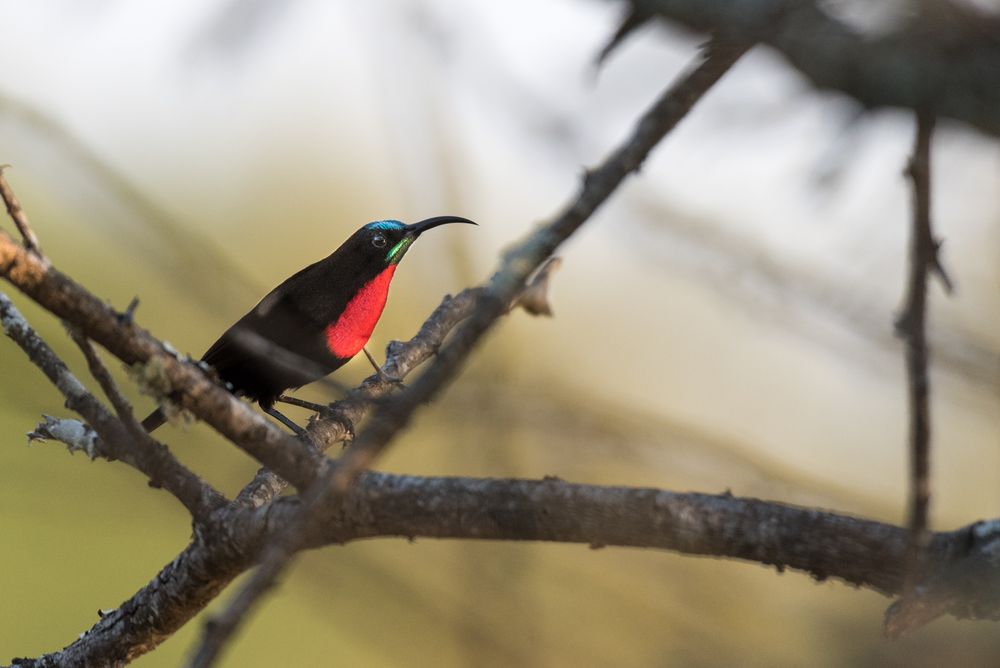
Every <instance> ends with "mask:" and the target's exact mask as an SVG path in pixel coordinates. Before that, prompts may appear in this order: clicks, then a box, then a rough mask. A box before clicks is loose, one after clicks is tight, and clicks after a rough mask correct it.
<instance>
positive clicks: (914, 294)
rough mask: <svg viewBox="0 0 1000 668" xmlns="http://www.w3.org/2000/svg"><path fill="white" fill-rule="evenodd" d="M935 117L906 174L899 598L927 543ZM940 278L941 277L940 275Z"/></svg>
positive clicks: (921, 129) (913, 581) (927, 121)
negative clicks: (904, 498)
mask: <svg viewBox="0 0 1000 668" xmlns="http://www.w3.org/2000/svg"><path fill="white" fill-rule="evenodd" d="M933 133H934V117H933V116H931V115H929V114H925V113H917V115H916V133H915V137H914V145H913V155H912V156H911V158H910V162H909V165H908V167H907V170H906V173H907V175H908V176H909V178H910V180H911V181H912V184H913V226H912V231H911V233H910V254H909V255H910V259H909V279H908V281H907V288H906V298H905V306H904V308H903V312H902V313H901V315H900V316H899V319H898V320H897V323H896V326H897V331H898V333H899V335H900V336H901V337H902V338H903V339H904V341H905V348H906V350H905V355H906V374H907V387H908V397H909V407H910V501H909V513H908V515H909V519H908V526H909V543H908V546H907V552H906V578H905V582H906V586H905V588H904V591H905V593H904V596H905V595H908V594H910V593H912V591H913V588H914V587H915V586H916V585H917V583H918V582H919V581H920V579H921V577H922V570H923V568H922V555H923V552H924V548H925V545H926V540H927V535H928V534H927V515H928V510H929V507H930V495H931V488H930V440H931V417H930V407H929V394H930V381H929V379H928V375H927V356H928V354H927V282H928V280H927V279H928V276H929V275H930V272H932V271H934V270H935V269H940V266H941V265H940V263H939V262H938V260H937V244H936V243H935V242H934V236H933V233H932V231H931V137H932V136H933ZM940 273H941V275H945V274H944V272H943V271H941V272H940Z"/></svg>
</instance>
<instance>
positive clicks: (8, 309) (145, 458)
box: [0, 292, 225, 521]
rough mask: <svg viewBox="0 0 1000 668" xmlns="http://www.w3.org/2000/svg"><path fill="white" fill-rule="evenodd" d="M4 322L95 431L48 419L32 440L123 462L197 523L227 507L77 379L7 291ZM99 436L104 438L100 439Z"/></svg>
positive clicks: (2, 300) (1, 313)
mask: <svg viewBox="0 0 1000 668" xmlns="http://www.w3.org/2000/svg"><path fill="white" fill-rule="evenodd" d="M0 323H2V324H3V330H4V333H5V334H6V335H7V336H9V337H10V338H11V339H12V340H13V341H14V342H15V343H16V344H17V345H18V346H20V347H21V350H23V351H24V352H25V354H26V355H27V356H28V358H29V359H30V360H31V361H32V362H33V363H34V364H35V365H36V366H37V367H38V368H39V369H41V370H42V372H43V373H44V374H45V375H46V377H48V379H49V380H50V381H51V382H52V384H53V385H55V386H56V388H57V389H58V390H59V392H60V393H61V394H62V395H63V396H64V397H65V398H66V406H67V407H68V408H70V409H72V410H74V411H76V412H77V413H79V414H80V415H81V416H82V417H83V418H84V419H85V420H86V421H87V422H88V423H89V424H90V426H91V427H92V428H93V430H94V432H96V434H95V433H94V432H91V433H88V432H87V430H86V428H85V427H84V426H83V425H80V426H79V428H77V427H73V426H72V425H69V424H67V423H65V422H60V421H57V420H53V419H52V418H48V417H47V418H46V421H45V423H43V424H42V425H39V427H37V428H36V429H35V431H34V432H32V433H31V434H29V437H32V438H36V439H37V438H46V437H51V438H56V439H59V440H61V441H63V442H65V443H66V444H67V445H68V446H70V449H71V450H72V449H74V447H77V448H81V449H84V450H85V451H86V453H87V455H88V456H89V457H91V458H92V459H93V458H95V457H98V456H101V457H105V458H107V459H120V460H121V461H123V462H125V463H126V464H128V465H130V466H132V467H133V468H135V469H137V470H139V471H141V472H142V473H144V474H145V475H146V476H147V477H148V478H149V480H150V484H151V485H152V486H154V487H163V488H164V489H166V490H167V491H168V492H170V493H171V494H173V495H174V496H175V497H177V500H178V501H180V502H181V503H182V504H184V507H185V508H187V509H188V511H189V512H190V513H191V515H192V516H193V517H194V518H195V520H197V521H204V520H205V519H206V518H207V517H208V515H209V514H210V513H211V512H212V511H213V510H215V509H217V508H220V507H221V506H222V505H223V504H224V503H225V497H223V496H222V494H220V493H219V492H218V491H217V490H215V489H214V488H213V487H212V486H211V485H209V484H208V483H206V482H205V481H203V480H202V479H201V478H199V477H198V476H197V475H195V474H194V473H192V472H191V471H190V470H188V469H187V468H186V467H185V466H184V465H183V464H181V463H180V462H179V461H177V459H176V458H175V457H174V456H173V455H172V454H171V453H170V451H169V450H168V449H167V448H166V446H164V445H162V444H161V443H157V442H156V441H154V440H153V439H152V437H149V435H148V434H147V435H146V439H145V440H136V439H135V438H134V435H133V434H132V433H131V431H130V430H129V429H127V428H126V426H125V425H124V424H123V423H122V422H121V421H120V420H119V419H117V418H116V417H115V416H114V415H112V414H111V413H110V412H109V411H108V410H107V409H106V408H105V407H104V406H103V405H102V404H101V403H100V402H99V401H98V400H97V398H96V397H94V395H93V394H91V393H90V392H88V391H87V389H86V388H85V387H84V386H83V385H82V384H81V383H80V381H79V380H77V378H76V376H74V375H73V374H72V372H70V370H69V369H68V368H67V367H66V364H65V363H64V362H63V361H62V360H61V359H59V357H58V356H57V355H56V354H55V352H54V351H53V350H52V348H50V347H49V345H48V344H47V343H45V341H43V340H42V338H41V337H40V336H38V334H36V333H35V331H34V330H33V329H32V328H31V326H30V325H29V324H28V321H27V320H25V318H24V316H23V315H21V313H20V312H19V311H18V310H17V308H16V307H15V306H14V304H13V303H12V302H11V301H10V299H8V298H7V295H5V294H3V293H2V292H0ZM96 436H100V440H99V441H98V440H97V439H96Z"/></svg>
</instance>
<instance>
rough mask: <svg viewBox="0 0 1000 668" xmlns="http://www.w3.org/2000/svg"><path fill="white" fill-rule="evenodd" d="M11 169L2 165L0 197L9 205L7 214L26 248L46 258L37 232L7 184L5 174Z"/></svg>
mask: <svg viewBox="0 0 1000 668" xmlns="http://www.w3.org/2000/svg"><path fill="white" fill-rule="evenodd" d="M9 167H10V165H0V197H2V198H3V202H4V204H6V205H7V213H8V214H10V218H11V220H13V221H14V225H15V226H17V231H18V232H20V233H21V238H22V239H23V240H24V247H25V248H27V249H28V250H29V251H31V252H32V253H35V254H36V255H38V256H39V257H45V256H44V255H43V254H42V247H41V245H40V244H39V243H38V237H37V236H35V231H34V230H33V229H31V225H30V224H29V223H28V214H26V213H25V212H24V209H23V208H21V202H19V201H18V199H17V197H16V196H15V195H14V191H13V190H12V189H11V187H10V185H9V184H8V183H7V177H6V176H5V175H4V172H5V171H7V168H9Z"/></svg>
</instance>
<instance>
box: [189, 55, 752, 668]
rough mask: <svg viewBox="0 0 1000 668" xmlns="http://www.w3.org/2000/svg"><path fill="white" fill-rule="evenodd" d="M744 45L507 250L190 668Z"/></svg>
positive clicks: (703, 69) (308, 501)
mask: <svg viewBox="0 0 1000 668" xmlns="http://www.w3.org/2000/svg"><path fill="white" fill-rule="evenodd" d="M746 48H747V47H746V46H744V45H742V44H740V45H735V44H727V43H722V42H720V41H714V42H712V43H711V44H710V45H709V46H708V47H707V48H706V50H705V53H704V54H702V55H701V56H700V57H699V61H700V62H698V63H697V64H696V65H695V66H693V67H692V68H691V69H690V70H689V71H688V72H687V73H685V74H684V75H683V76H682V77H681V78H680V79H679V80H678V81H677V82H676V83H674V84H673V85H671V86H670V87H669V88H668V89H667V90H666V91H665V92H664V93H663V94H662V95H661V96H660V98H659V99H658V100H657V102H656V103H655V104H654V105H653V106H652V107H651V108H650V109H649V110H648V111H647V112H646V113H645V114H644V115H643V116H642V118H641V119H640V121H639V123H638V124H637V126H636V128H635V130H634V132H633V133H632V135H631V136H630V137H629V138H628V139H627V140H626V141H625V142H624V143H623V144H622V145H621V146H620V147H619V148H617V149H616V150H615V151H614V152H612V154H611V155H610V156H609V157H608V158H607V159H606V160H605V162H604V163H603V164H602V165H601V166H600V167H598V168H597V169H595V170H593V171H590V172H587V173H586V174H585V177H584V181H583V188H582V190H581V192H580V193H579V195H578V196H577V197H576V198H574V199H573V200H572V201H571V202H570V204H569V205H568V206H567V207H566V208H565V209H564V210H563V212H562V213H561V214H560V215H559V216H557V217H556V218H555V220H553V221H552V222H551V223H549V224H548V225H546V226H544V227H542V228H541V229H539V230H537V231H536V232H534V233H533V234H531V235H529V236H528V237H527V238H526V239H525V240H524V241H522V242H521V243H520V244H518V245H516V246H515V247H514V248H513V249H512V250H510V251H508V252H507V253H506V255H505V256H504V260H503V262H502V264H501V267H500V270H499V271H498V272H497V273H496V274H495V275H494V276H493V278H492V279H491V280H490V282H489V285H488V286H487V289H486V291H485V292H484V294H483V296H482V297H481V298H480V299H479V300H478V303H477V306H476V310H475V312H474V313H473V315H472V316H471V317H470V318H469V320H468V321H467V322H466V323H465V324H464V325H463V326H462V327H461V328H460V330H459V331H458V332H457V333H456V334H455V337H454V339H453V340H452V342H451V343H450V344H449V345H447V346H446V347H445V348H443V349H442V350H441V352H440V353H439V354H438V356H437V358H436V359H435V360H434V363H433V364H431V366H430V368H429V369H427V371H426V372H424V374H423V375H422V376H421V377H420V378H419V379H418V380H417V381H416V383H415V384H414V386H413V387H412V388H410V389H409V390H407V391H404V392H402V393H400V394H399V395H397V397H396V398H395V399H394V400H391V401H388V402H386V403H385V404H384V405H383V406H381V407H380V409H377V410H376V415H375V416H374V417H373V419H372V421H371V423H370V424H369V427H368V428H367V429H365V430H364V431H363V432H362V434H361V435H360V436H359V438H358V439H356V440H355V441H354V443H353V444H352V445H351V446H350V447H349V448H348V449H347V451H346V452H345V453H344V455H342V456H341V458H340V459H339V460H337V463H336V465H335V466H333V467H327V468H328V470H327V471H325V472H324V475H323V476H321V477H320V478H318V479H317V481H316V483H315V484H314V485H312V486H311V487H310V489H309V490H308V491H307V492H306V493H305V494H304V495H303V497H304V498H303V500H302V507H301V510H300V511H299V513H298V514H297V515H296V518H297V519H296V520H295V521H290V522H289V523H288V524H286V525H285V526H286V529H285V530H284V531H283V532H282V534H281V535H280V536H278V537H277V538H276V540H274V541H272V543H271V544H270V546H269V547H268V549H267V550H266V551H265V553H264V556H263V558H262V562H261V565H260V566H259V567H258V569H257V570H256V571H255V572H254V574H253V575H252V576H251V577H250V579H249V580H248V581H247V583H246V584H245V585H244V586H243V588H241V589H240V591H239V592H238V593H237V594H236V596H235V597H234V598H233V599H232V601H230V604H229V605H228V606H227V607H226V609H225V610H224V611H223V612H222V613H221V614H220V615H218V616H217V617H215V618H214V619H213V620H212V621H211V622H210V623H209V624H207V625H206V626H205V631H204V633H203V635H202V639H201V642H200V644H199V647H198V649H197V650H196V652H195V653H194V655H193V659H192V661H191V664H190V666H191V667H192V668H206V667H207V666H210V665H211V664H212V663H213V662H214V661H215V660H216V658H217V657H218V656H219V654H220V652H221V651H222V649H223V647H224V646H225V645H226V643H227V641H228V640H229V638H230V637H231V636H232V634H233V633H234V632H235V630H236V629H237V628H238V626H239V625H240V623H241V622H242V621H243V620H244V619H245V618H246V616H247V614H248V613H249V611H250V609H251V608H252V607H253V606H254V604H255V603H256V602H257V601H258V600H260V598H261V596H262V595H263V594H264V593H265V592H266V591H268V590H269V589H270V588H271V587H273V585H274V582H275V581H276V579H277V577H278V575H279V574H280V573H281V572H283V571H284V569H285V567H286V566H287V565H288V563H289V562H290V561H291V559H292V558H293V557H294V555H295V553H296V551H297V550H299V549H301V546H302V545H303V544H304V543H305V541H306V540H307V539H308V537H309V534H310V533H312V529H313V528H314V526H315V524H316V519H315V518H314V513H313V510H314V509H315V508H318V507H320V506H322V505H324V504H327V503H331V502H333V501H337V500H340V499H342V498H343V497H344V495H345V494H346V493H347V492H348V490H349V489H350V487H351V485H352V484H353V483H354V481H355V480H356V479H357V477H358V476H359V475H360V474H361V473H362V472H363V471H364V470H365V469H367V468H368V467H369V466H370V465H371V463H372V462H373V461H374V460H375V459H376V458H377V457H378V456H379V455H380V454H381V453H382V452H383V451H384V450H385V448H386V447H387V446H388V445H389V443H390V442H391V441H392V439H393V438H394V437H395V436H396V434H398V433H399V432H400V431H401V430H402V429H403V428H404V427H405V426H406V425H407V424H408V423H409V420H410V418H411V416H412V415H413V413H414V412H415V411H416V410H417V408H418V407H419V406H420V405H422V404H424V403H426V402H427V401H429V400H430V399H431V398H433V397H434V396H436V395H437V394H438V393H439V392H440V390H441V389H442V388H443V387H444V386H445V385H446V384H447V383H448V382H449V381H450V380H451V379H452V378H453V377H454V375H455V373H456V372H457V371H458V369H459V368H460V367H461V365H462V363H463V362H464V360H465V359H466V358H467V357H468V355H469V354H470V353H471V352H472V350H473V349H474V347H475V346H476V344H477V343H478V342H479V341H480V340H481V339H482V337H483V335H484V334H485V333H486V332H487V331H488V330H489V329H490V327H491V326H492V325H493V323H494V322H495V321H496V320H497V318H499V317H500V316H502V315H503V314H504V312H505V311H506V309H507V307H508V305H509V304H510V303H511V301H512V300H513V299H514V298H516V297H517V295H518V294H520V292H521V291H522V290H523V289H524V285H525V281H526V280H527V279H528V278H529V277H530V276H531V274H533V273H534V272H535V271H536V270H537V269H538V267H539V266H540V265H541V264H542V263H543V262H544V261H545V259H546V258H547V257H548V256H549V255H551V254H552V252H553V251H555V249H556V248H557V247H558V246H559V245H560V244H561V243H562V242H563V241H565V240H566V239H567V238H568V237H569V236H570V235H572V234H573V233H574V232H575V231H576V230H577V229H579V227H580V226H581V225H582V224H583V223H584V222H586V221H587V220H588V219H589V218H590V216H591V215H592V214H593V213H594V212H595V211H596V210H597V209H598V207H600V205H601V204H603V203H604V202H605V201H606V200H607V199H608V198H609V197H610V196H611V194H612V193H614V192H615V190H616V189H617V188H618V186H619V185H620V184H621V183H622V181H624V179H625V178H626V177H627V176H628V175H629V174H631V173H632V172H634V171H636V170H638V169H639V167H640V166H641V165H642V163H643V161H644V160H645V159H646V157H647V156H648V155H649V152H650V151H651V150H652V149H653V148H654V147H655V146H656V145H657V144H658V143H659V142H660V140H661V139H662V138H663V137H664V136H665V135H666V134H667V133H668V132H669V131H670V130H672V129H673V128H674V127H676V125H677V123H678V122H680V120H681V119H682V118H684V116H685V115H686V114H687V112H688V111H690V109H691V108H692V107H693V106H694V104H695V103H696V102H697V101H698V100H699V99H701V97H702V95H704V93H705V92H707V91H708V90H709V89H710V88H711V87H712V86H713V85H714V84H715V83H716V82H717V81H718V80H719V79H720V78H721V77H722V75H723V74H725V73H726V72H727V71H728V70H729V68H730V67H732V65H733V64H734V63H735V62H736V61H737V60H738V59H739V58H740V56H742V55H743V53H745V51H746Z"/></svg>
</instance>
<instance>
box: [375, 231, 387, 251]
mask: <svg viewBox="0 0 1000 668" xmlns="http://www.w3.org/2000/svg"><path fill="white" fill-rule="evenodd" d="M385 244H386V241H385V237H384V236H382V235H381V234H376V235H375V236H373V237H372V246H374V247H375V248H385Z"/></svg>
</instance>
